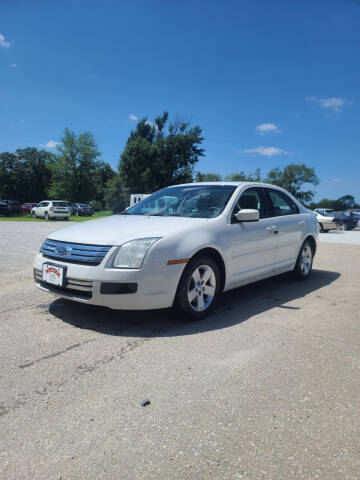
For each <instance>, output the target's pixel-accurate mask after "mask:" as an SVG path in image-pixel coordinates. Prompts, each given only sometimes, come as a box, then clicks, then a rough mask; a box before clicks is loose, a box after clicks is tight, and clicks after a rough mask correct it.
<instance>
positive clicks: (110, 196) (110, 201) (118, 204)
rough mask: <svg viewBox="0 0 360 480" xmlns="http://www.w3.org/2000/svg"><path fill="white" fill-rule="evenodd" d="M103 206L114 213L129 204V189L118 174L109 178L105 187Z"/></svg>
mask: <svg viewBox="0 0 360 480" xmlns="http://www.w3.org/2000/svg"><path fill="white" fill-rule="evenodd" d="M104 201H105V207H106V208H107V209H109V210H112V211H113V212H114V213H118V212H121V211H122V210H124V209H125V208H126V207H128V206H129V204H130V190H129V189H128V188H127V187H126V186H125V185H124V182H123V180H122V178H121V177H120V175H119V174H117V175H115V176H114V177H113V178H111V179H110V180H109V181H108V183H107V185H106V188H105V194H104Z"/></svg>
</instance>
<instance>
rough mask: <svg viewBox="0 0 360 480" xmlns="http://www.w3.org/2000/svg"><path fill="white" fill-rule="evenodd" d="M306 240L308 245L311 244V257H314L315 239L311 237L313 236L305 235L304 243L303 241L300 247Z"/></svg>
mask: <svg viewBox="0 0 360 480" xmlns="http://www.w3.org/2000/svg"><path fill="white" fill-rule="evenodd" d="M307 240H308V241H309V242H310V244H311V246H312V249H313V255H315V253H316V240H315V238H314V237H313V235H307V236H306V237H305V238H304V241H303V243H302V245H301V247H302V246H303V245H304V243H305V242H306V241H307Z"/></svg>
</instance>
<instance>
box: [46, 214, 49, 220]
mask: <svg viewBox="0 0 360 480" xmlns="http://www.w3.org/2000/svg"><path fill="white" fill-rule="evenodd" d="M45 220H49V214H48V212H45Z"/></svg>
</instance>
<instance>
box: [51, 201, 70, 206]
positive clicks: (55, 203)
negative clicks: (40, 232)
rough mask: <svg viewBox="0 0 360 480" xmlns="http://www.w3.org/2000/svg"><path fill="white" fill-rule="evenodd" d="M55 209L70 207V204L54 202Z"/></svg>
mask: <svg viewBox="0 0 360 480" xmlns="http://www.w3.org/2000/svg"><path fill="white" fill-rule="evenodd" d="M52 204H53V205H54V207H68V204H67V203H66V202H52Z"/></svg>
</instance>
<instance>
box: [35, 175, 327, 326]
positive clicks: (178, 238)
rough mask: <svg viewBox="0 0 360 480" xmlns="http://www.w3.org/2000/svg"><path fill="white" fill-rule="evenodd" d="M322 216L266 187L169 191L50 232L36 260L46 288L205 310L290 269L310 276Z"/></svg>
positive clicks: (111, 303) (86, 299) (117, 304)
mask: <svg viewBox="0 0 360 480" xmlns="http://www.w3.org/2000/svg"><path fill="white" fill-rule="evenodd" d="M317 237H318V222H317V219H316V216H315V215H314V213H313V212H311V211H310V210H308V209H306V208H305V207H304V206H303V205H301V204H300V203H299V202H298V201H297V200H296V199H295V198H294V197H292V196H291V195H290V194H289V193H287V192H286V191H285V190H283V189H281V188H279V187H276V186H273V185H267V184H262V183H250V182H244V183H237V182H224V183H220V182H214V183H192V184H184V185H176V186H171V187H168V188H164V189H162V190H159V191H158V192H155V193H154V194H152V195H150V196H149V197H147V198H146V199H144V200H143V201H141V202H140V203H137V204H136V205H135V206H133V207H132V208H130V209H127V210H126V211H124V212H122V213H120V214H118V215H113V216H111V217H106V218H102V219H97V220H92V221H88V222H84V223H81V224H77V225H72V226H70V227H67V228H64V229H61V230H57V231H55V232H52V233H51V234H50V235H49V237H48V238H47V239H46V240H45V241H44V243H43V244H42V246H41V248H40V251H39V252H38V254H37V255H36V258H35V262H34V278H35V281H36V282H37V283H38V286H39V288H41V289H42V290H44V291H46V292H52V293H55V294H60V295H61V296H64V297H67V298H70V299H72V300H75V301H77V302H82V303H87V304H93V305H102V306H106V307H110V308H114V309H126V310H128V309H136V310H138V309H157V308H167V307H172V306H174V307H177V309H179V310H180V311H181V312H182V313H183V314H185V315H186V316H187V317H188V318H190V319H198V318H202V317H204V316H205V315H207V314H208V313H209V312H210V311H211V309H212V308H213V307H214V306H215V303H216V300H217V298H218V296H219V295H220V293H221V292H223V291H226V290H230V289H233V288H236V287H239V286H241V285H246V284H248V283H251V282H256V281H258V280H261V279H264V278H267V277H271V276H273V275H278V274H280V273H283V272H287V271H293V272H294V275H295V276H296V277H298V278H301V279H305V278H307V277H309V275H310V273H311V270H312V263H313V258H314V255H315V252H316V244H317Z"/></svg>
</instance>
